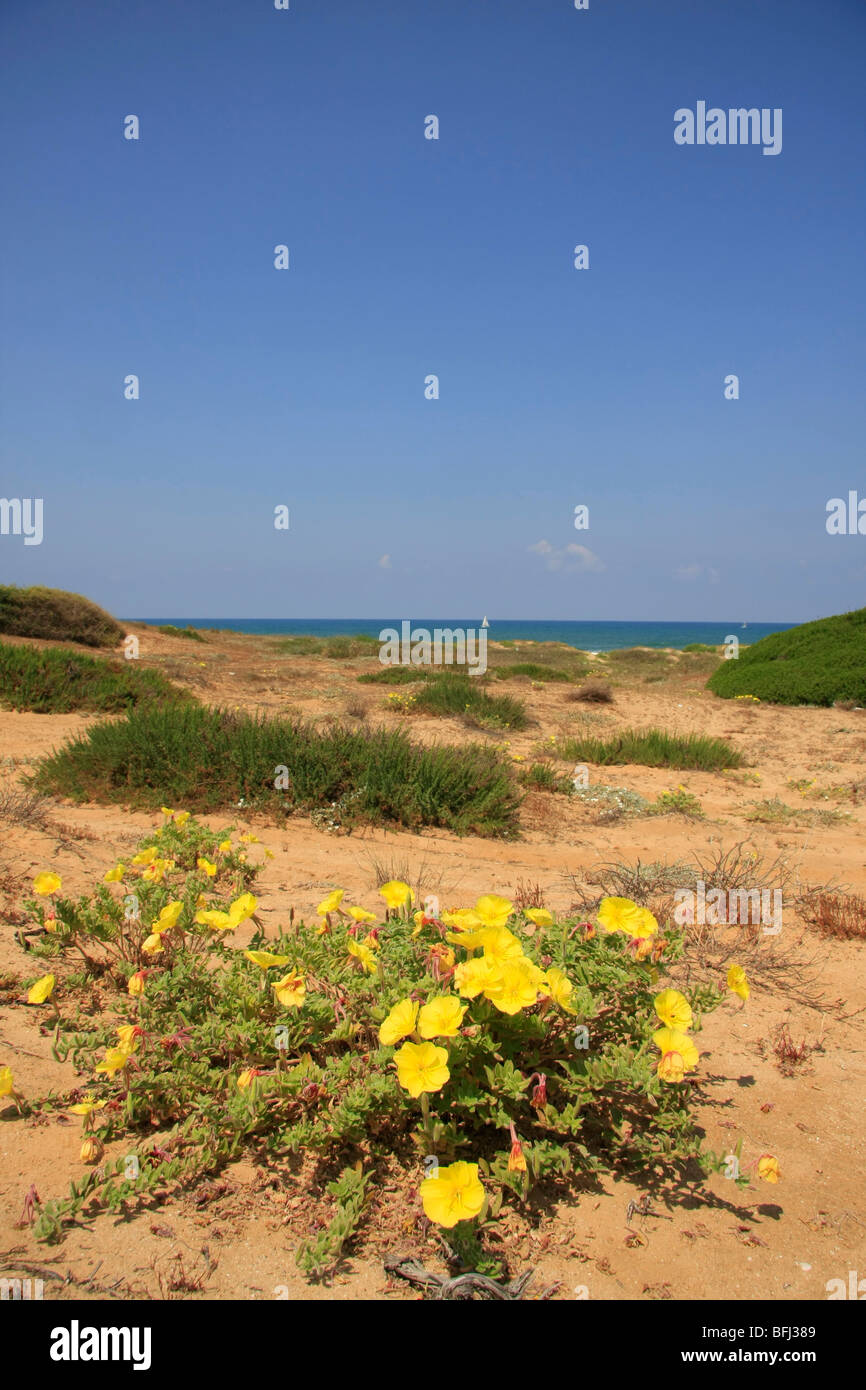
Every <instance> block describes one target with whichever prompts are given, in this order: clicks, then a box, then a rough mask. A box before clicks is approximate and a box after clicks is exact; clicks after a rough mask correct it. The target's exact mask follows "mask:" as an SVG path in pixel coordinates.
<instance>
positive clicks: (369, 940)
mask: <svg viewBox="0 0 866 1390" xmlns="http://www.w3.org/2000/svg"><path fill="white" fill-rule="evenodd" d="M361 945H362V946H366V947H367V948H368V949H369V950H370V951H378V950H380V948H381V942H380V941H379V938H378V936H376V935H375V934H374V933H373V932H368V933H367V935H366V936H365V937H364V940H363V941H362V942H361Z"/></svg>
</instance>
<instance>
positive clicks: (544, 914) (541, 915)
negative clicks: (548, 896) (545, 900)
mask: <svg viewBox="0 0 866 1390" xmlns="http://www.w3.org/2000/svg"><path fill="white" fill-rule="evenodd" d="M523 915H524V917H528V918H529V920H530V922H534V923H535V925H536V926H537V927H552V926H553V915H552V913H550V912H548V911H547V908H544V907H525V908H524V909H523Z"/></svg>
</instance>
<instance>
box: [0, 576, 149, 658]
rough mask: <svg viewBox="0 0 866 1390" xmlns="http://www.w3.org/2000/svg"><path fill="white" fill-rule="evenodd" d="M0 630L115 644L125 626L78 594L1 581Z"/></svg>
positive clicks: (87, 643)
mask: <svg viewBox="0 0 866 1390" xmlns="http://www.w3.org/2000/svg"><path fill="white" fill-rule="evenodd" d="M0 632H2V633H6V634H7V635H8V636H10V637H36V638H41V639H42V640H43V641H57V642H80V643H81V644H82V645H83V646H85V647H116V646H117V644H118V642H119V641H120V640H121V638H122V637H123V635H124V630H123V628H122V627H121V626H120V623H118V622H117V621H116V619H114V618H112V616H111V614H110V613H106V612H105V610H104V609H103V608H100V607H99V606H98V605H97V604H95V603H91V601H90V599H88V598H83V597H82V595H81V594H71V593H67V592H66V590H65V589H46V588H43V587H42V586H41V585H36V586H34V587H32V588H29V589H20V588H17V587H16V586H15V585H13V584H3V585H0Z"/></svg>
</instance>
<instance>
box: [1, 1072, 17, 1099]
mask: <svg viewBox="0 0 866 1390" xmlns="http://www.w3.org/2000/svg"><path fill="white" fill-rule="evenodd" d="M17 1094H18V1092H17V1091H16V1090H15V1087H14V1086H13V1084H12V1069H11V1068H10V1067H0V1099H2V1098H3V1096H17Z"/></svg>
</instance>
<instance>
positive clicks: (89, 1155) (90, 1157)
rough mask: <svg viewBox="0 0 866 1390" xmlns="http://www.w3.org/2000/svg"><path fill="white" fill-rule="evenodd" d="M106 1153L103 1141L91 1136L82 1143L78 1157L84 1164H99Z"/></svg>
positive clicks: (93, 1135)
mask: <svg viewBox="0 0 866 1390" xmlns="http://www.w3.org/2000/svg"><path fill="white" fill-rule="evenodd" d="M104 1153H105V1145H104V1144H103V1142H102V1140H101V1139H97V1137H96V1135H95V1134H91V1135H89V1136H88V1138H87V1139H85V1140H83V1141H82V1144H81V1148H80V1150H79V1152H78V1157H79V1158H80V1159H81V1162H82V1163H98V1162H99V1160H100V1159H101V1158H102V1155H103V1154H104Z"/></svg>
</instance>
